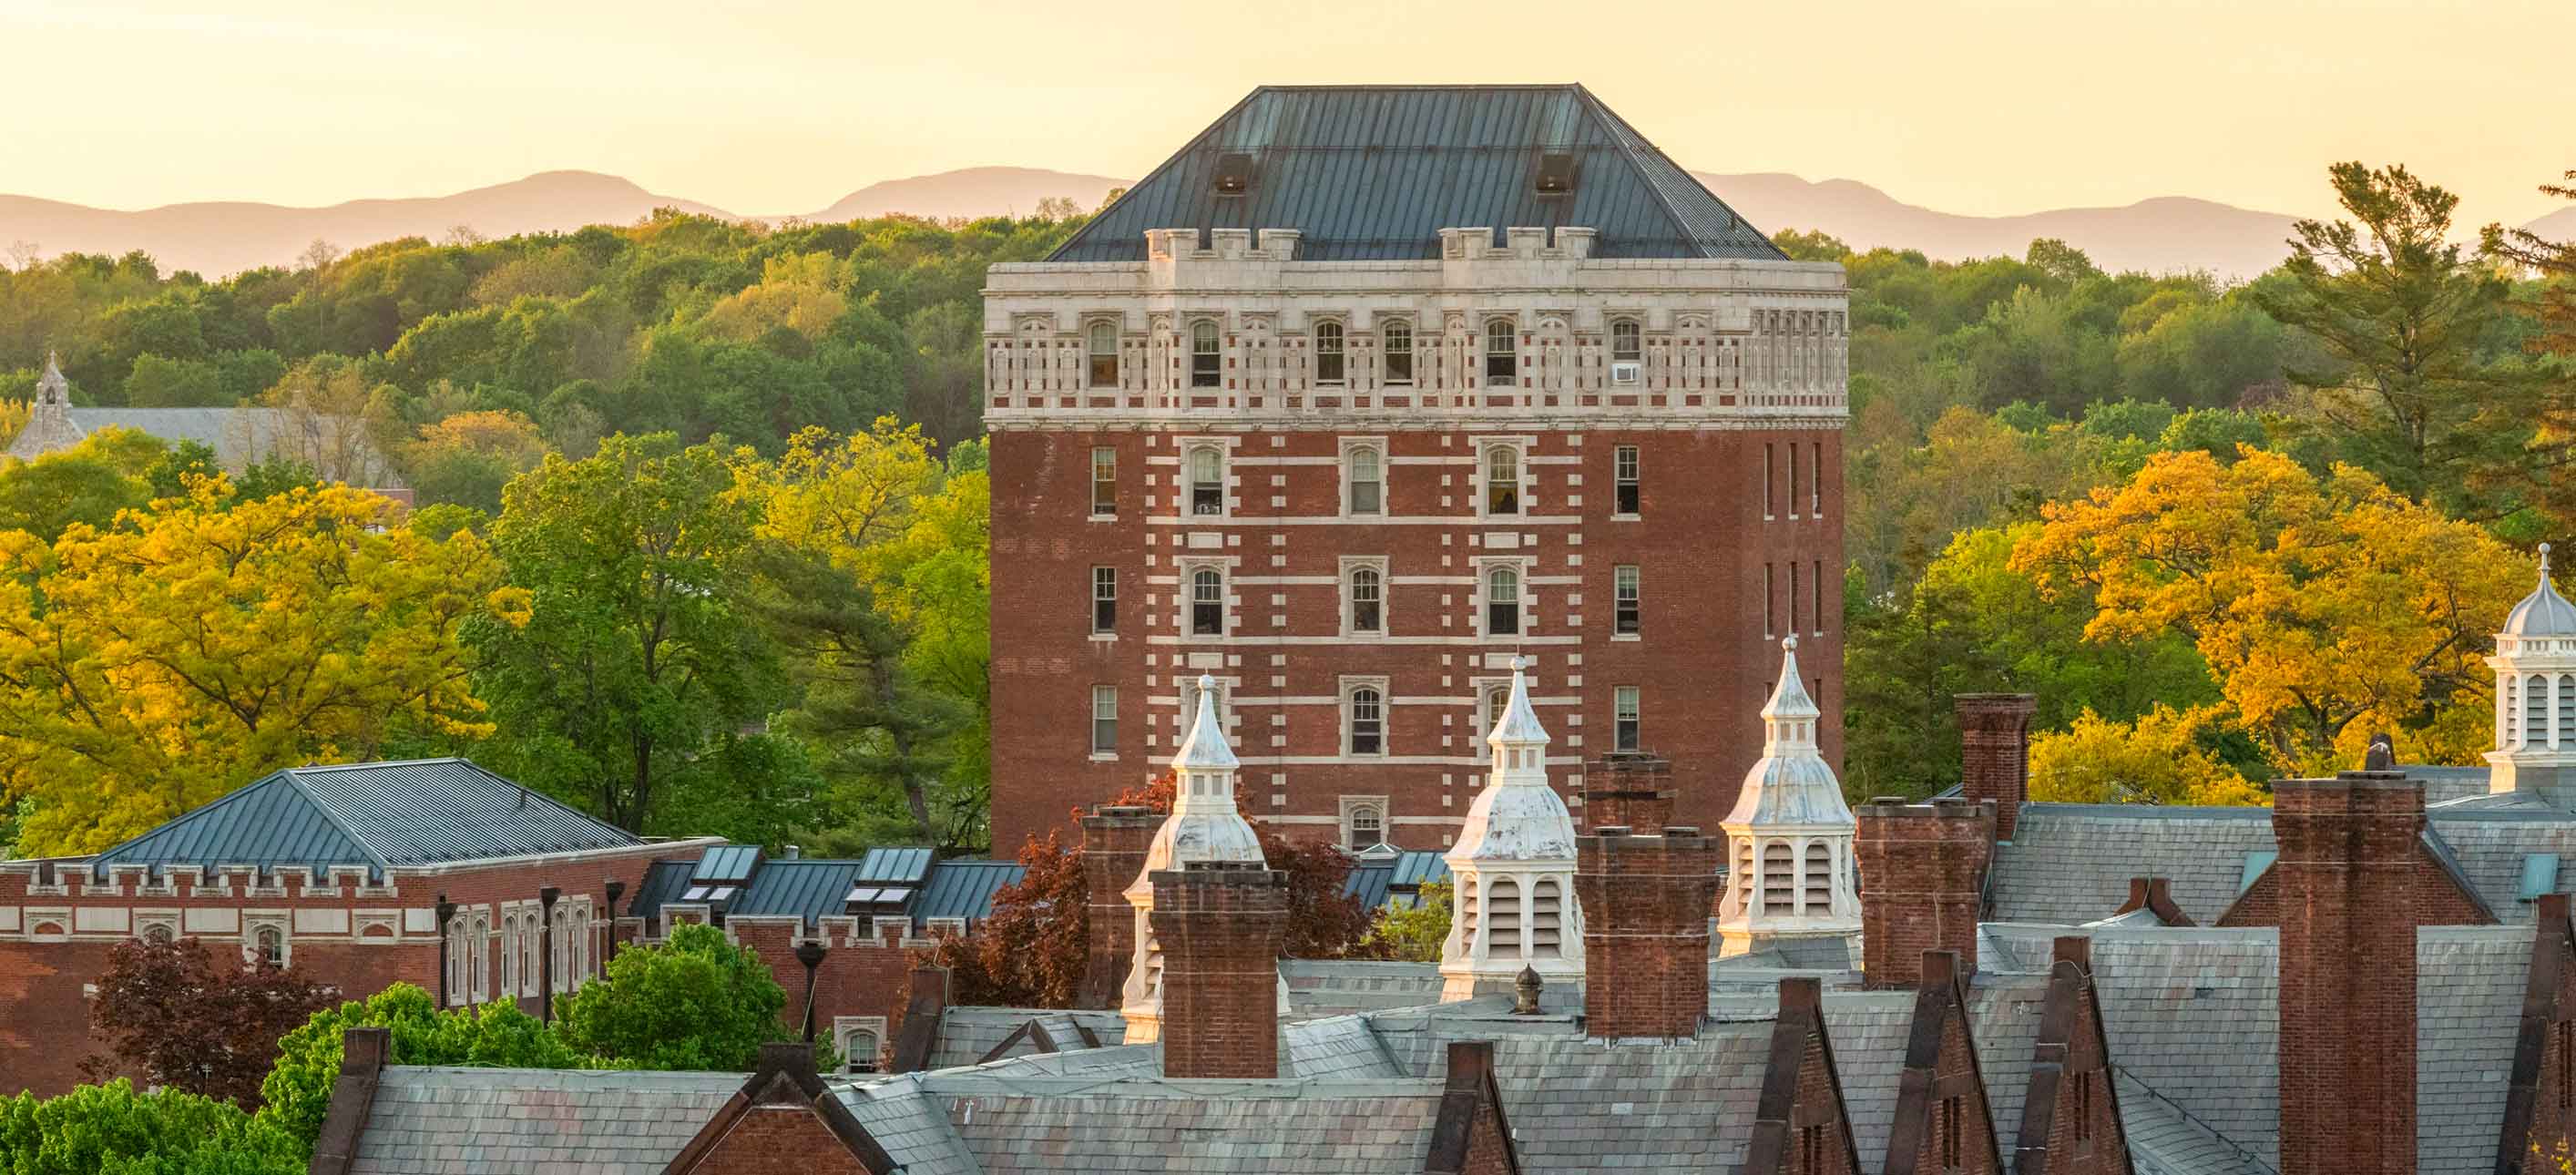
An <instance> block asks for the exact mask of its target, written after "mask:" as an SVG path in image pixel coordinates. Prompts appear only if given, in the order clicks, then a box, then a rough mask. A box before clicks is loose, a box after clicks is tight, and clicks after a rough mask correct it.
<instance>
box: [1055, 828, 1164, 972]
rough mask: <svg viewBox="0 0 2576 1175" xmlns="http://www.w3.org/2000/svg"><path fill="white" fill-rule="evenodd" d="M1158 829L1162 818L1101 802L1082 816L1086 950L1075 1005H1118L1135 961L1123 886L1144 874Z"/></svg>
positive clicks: (1132, 916) (1131, 913)
mask: <svg viewBox="0 0 2576 1175" xmlns="http://www.w3.org/2000/svg"><path fill="white" fill-rule="evenodd" d="M1162 826H1163V818H1162V817H1161V816H1157V815H1155V814H1154V813H1153V812H1151V811H1149V810H1147V809H1145V808H1141V807H1129V806H1125V805H1111V804H1102V805H1099V806H1098V807H1095V808H1093V809H1092V810H1091V814H1090V815H1088V816H1085V817H1083V818H1082V872H1083V880H1084V883H1085V888H1086V890H1087V891H1088V893H1089V895H1090V896H1089V898H1088V899H1087V900H1086V901H1085V903H1084V905H1085V906H1086V907H1087V909H1086V911H1085V914H1086V917H1087V919H1088V921H1089V924H1090V930H1089V934H1090V947H1089V950H1088V952H1087V954H1088V958H1087V959H1086V960H1085V963H1084V966H1083V971H1082V986H1081V987H1080V988H1079V989H1078V990H1076V991H1075V992H1074V1006H1075V1007H1078V1008H1109V1009H1115V1008H1117V1007H1118V1003H1119V994H1120V992H1121V991H1122V990H1123V989H1124V988H1125V987H1126V984H1127V966H1128V964H1130V963H1132V962H1134V961H1135V957H1136V910H1135V907H1133V906H1130V905H1128V904H1127V887H1128V886H1129V885H1132V884H1134V883H1135V881H1136V875H1137V874H1138V873H1141V872H1143V871H1144V869H1145V849H1146V846H1148V845H1151V844H1152V843H1154V830H1155V829H1157V828H1160V827H1162Z"/></svg>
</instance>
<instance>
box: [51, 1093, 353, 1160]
mask: <svg viewBox="0 0 2576 1175" xmlns="http://www.w3.org/2000/svg"><path fill="white" fill-rule="evenodd" d="M309 1150H310V1147H309V1146H299V1145H298V1144H297V1143H296V1142H295V1141H294V1140H293V1139H292V1138H289V1137H288V1136H287V1135H285V1134H284V1133H283V1132H281V1131H279V1130H277V1129H276V1128H274V1127H273V1126H271V1125H269V1124H267V1123H264V1122H261V1121H259V1120H257V1119H255V1118H253V1117H251V1116H250V1115H248V1114H245V1113H243V1112H241V1111H240V1110H238V1109H236V1108H234V1107H232V1106H230V1105H227V1104H225V1103H223V1102H219V1101H216V1100H214V1099H213V1098H205V1097H199V1096H197V1095H195V1094H190V1093H180V1092H177V1091H175V1090H161V1091H156V1092H152V1093H139V1092H136V1090H135V1088H134V1085H133V1083H131V1082H128V1081H126V1080H125V1079H123V1078H118V1079H117V1080H115V1081H111V1082H109V1083H107V1084H105V1085H84V1086H81V1087H79V1088H77V1089H74V1090H72V1091H71V1092H70V1093H67V1094H64V1095H63V1096H61V1097H56V1098H38V1097H36V1096H35V1095H34V1094H27V1093H22V1094H19V1095H18V1096H17V1097H15V1098H10V1099H7V1100H0V1172H7V1175H297V1173H299V1172H302V1171H303V1170H304V1169H305V1165H306V1161H307V1160H306V1154H307V1152H308V1151H309Z"/></svg>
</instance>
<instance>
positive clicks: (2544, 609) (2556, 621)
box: [2487, 543, 2576, 809]
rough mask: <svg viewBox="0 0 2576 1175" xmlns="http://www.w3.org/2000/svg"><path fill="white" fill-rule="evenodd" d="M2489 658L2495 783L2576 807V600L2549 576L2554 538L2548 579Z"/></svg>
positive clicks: (2544, 572) (2544, 562)
mask: <svg viewBox="0 0 2576 1175" xmlns="http://www.w3.org/2000/svg"><path fill="white" fill-rule="evenodd" d="M2487 664H2488V665H2489V666H2490V667H2492V668H2493V669H2494V670H2495V671H2496V734H2495V749H2494V750H2492V751H2489V752H2487V762H2488V763H2489V764H2491V770H2490V771H2489V774H2488V777H2487V780H2488V788H2489V790H2491V791H2497V792H2515V791H2519V792H2529V793H2531V794H2533V795H2536V796H2539V797H2540V798H2542V799H2543V800H2546V801H2547V802H2548V803H2549V804H2550V805H2551V806H2553V807H2557V808H2561V809H2576V604H2570V603H2568V602H2567V598H2566V597H2565V596H2561V595H2559V594H2558V589H2557V588H2556V587H2555V586H2553V585H2552V584H2551V583H2550V581H2549V546H2548V544H2546V543H2544V544H2542V545H2541V548H2540V586H2539V587H2537V588H2535V589H2533V590H2532V593H2531V594H2530V595H2529V596H2526V597H2524V598H2523V601H2522V602H2521V603H2519V604H2516V605H2514V607H2513V611H2512V612H2510V613H2508V614H2506V616H2505V621H2504V631H2502V632H2499V633H2497V634H2496V651H2495V655H2494V656H2492V657H2489V658H2487Z"/></svg>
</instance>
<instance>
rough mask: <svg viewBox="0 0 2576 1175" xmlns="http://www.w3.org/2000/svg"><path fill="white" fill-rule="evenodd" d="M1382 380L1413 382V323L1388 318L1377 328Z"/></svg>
mask: <svg viewBox="0 0 2576 1175" xmlns="http://www.w3.org/2000/svg"><path fill="white" fill-rule="evenodd" d="M1378 339H1379V341H1380V343H1381V348H1380V350H1381V352H1382V354H1381V362H1382V363H1383V365H1384V377H1385V378H1384V382H1386V383H1390V384H1409V383H1412V382H1413V324H1412V323H1410V322H1407V321H1405V320H1403V319H1401V318H1396V319H1390V320H1388V321H1387V323H1386V325H1384V326H1381V327H1379V328H1378Z"/></svg>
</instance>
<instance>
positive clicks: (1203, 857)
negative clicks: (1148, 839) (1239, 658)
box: [1119, 676, 1288, 1044]
mask: <svg viewBox="0 0 2576 1175" xmlns="http://www.w3.org/2000/svg"><path fill="white" fill-rule="evenodd" d="M1241 766H1242V764H1241V763H1239V762H1238V761H1237V760H1236V759H1235V757H1234V748H1232V747H1229V746H1227V745H1226V743H1225V724H1224V723H1223V722H1222V721H1220V720H1218V718H1217V714H1216V679H1215V678H1214V677H1208V676H1202V677H1200V678H1199V709H1198V714H1197V716H1196V718H1195V719H1194V720H1193V721H1192V722H1191V723H1190V733H1189V735H1188V737H1187V738H1186V739H1185V740H1184V741H1183V742H1182V743H1181V750H1180V753H1179V754H1176V755H1174V756H1172V775H1173V777H1174V779H1173V789H1174V790H1173V796H1172V814H1171V815H1170V816H1167V817H1165V818H1164V820H1163V826H1162V827H1161V828H1159V829H1156V830H1155V831H1154V840H1153V843H1152V844H1150V845H1148V846H1146V848H1145V867H1144V868H1143V869H1140V870H1138V871H1137V873H1136V880H1135V881H1134V882H1132V883H1130V884H1129V885H1128V886H1127V889H1126V891H1125V896H1126V898H1127V904H1128V905H1130V906H1133V907H1135V910H1136V956H1135V962H1134V963H1133V964H1131V965H1130V966H1129V967H1128V969H1127V988H1126V991H1125V992H1124V993H1123V994H1124V1000H1123V1003H1122V1004H1121V1006H1120V1008H1119V1012H1120V1014H1121V1015H1122V1016H1124V1017H1125V1018H1126V1020H1127V1036H1126V1040H1127V1043H1129V1044H1146V1043H1150V1042H1152V1041H1156V1040H1160V1039H1162V1022H1163V948H1162V944H1161V943H1160V942H1158V941H1156V940H1155V937H1154V926H1153V922H1152V919H1151V915H1152V914H1153V912H1154V874H1155V873H1156V872H1157V871H1159V870H1165V869H1181V868H1185V867H1187V866H1190V865H1193V864H1199V863H1202V862H1231V863H1237V864H1242V865H1246V866H1249V867H1251V868H1255V869H1258V868H1262V867H1264V866H1265V865H1266V864H1267V862H1266V861H1265V860H1264V859H1263V857H1262V855H1261V837H1260V835H1259V834H1258V833H1255V832H1254V831H1253V830H1252V825H1251V824H1250V823H1249V822H1247V821H1246V820H1244V818H1243V813H1242V812H1241V811H1239V810H1237V809H1236V808H1235V805H1234V774H1235V771H1236V770H1237V769H1238V768H1240V767H1241ZM1287 993H1288V988H1287V985H1286V982H1285V981H1284V980H1283V981H1282V982H1281V985H1280V988H1279V998H1280V1001H1281V1008H1282V1010H1285V1008H1286V1001H1287V998H1288V994H1287Z"/></svg>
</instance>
